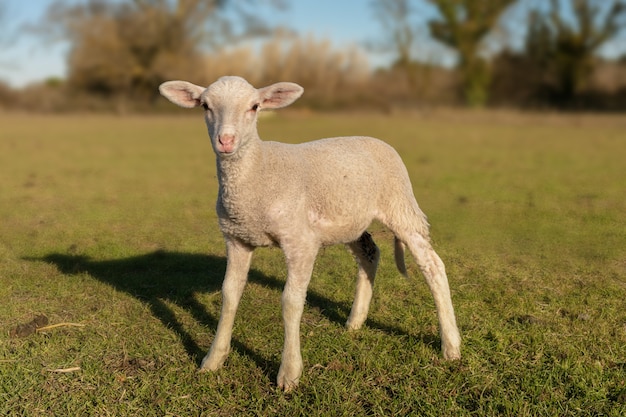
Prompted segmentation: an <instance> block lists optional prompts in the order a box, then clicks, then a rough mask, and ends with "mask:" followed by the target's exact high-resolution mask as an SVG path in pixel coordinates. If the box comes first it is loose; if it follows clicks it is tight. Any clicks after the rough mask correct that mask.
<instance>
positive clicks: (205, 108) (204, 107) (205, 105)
mask: <svg viewBox="0 0 626 417" xmlns="http://www.w3.org/2000/svg"><path fill="white" fill-rule="evenodd" d="M202 108H203V109H204V111H209V110H211V109H210V108H209V105H208V104H206V103H202Z"/></svg>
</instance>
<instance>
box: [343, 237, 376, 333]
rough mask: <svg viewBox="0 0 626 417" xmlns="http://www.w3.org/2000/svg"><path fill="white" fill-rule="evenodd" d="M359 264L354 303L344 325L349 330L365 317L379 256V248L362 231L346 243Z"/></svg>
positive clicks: (358, 324)
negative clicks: (359, 235) (353, 239)
mask: <svg viewBox="0 0 626 417" xmlns="http://www.w3.org/2000/svg"><path fill="white" fill-rule="evenodd" d="M348 247H349V248H350V250H351V251H352V253H353V254H354V256H355V258H356V260H357V263H358V265H359V272H358V276H357V282H356V292H355V295H354V303H353V304H352V310H351V311H350V317H348V321H347V322H346V327H347V328H348V329H350V330H357V329H359V328H360V327H361V326H362V325H363V323H364V322H365V319H366V318H367V312H368V310H369V307H370V301H371V300H372V291H373V286H374V277H375V276H376V268H377V267H378V260H379V258H380V250H379V249H378V247H377V246H376V243H374V240H373V239H372V236H371V235H370V234H369V233H367V232H364V233H363V234H362V235H361V237H360V238H359V239H358V240H355V241H354V242H351V243H349V244H348Z"/></svg>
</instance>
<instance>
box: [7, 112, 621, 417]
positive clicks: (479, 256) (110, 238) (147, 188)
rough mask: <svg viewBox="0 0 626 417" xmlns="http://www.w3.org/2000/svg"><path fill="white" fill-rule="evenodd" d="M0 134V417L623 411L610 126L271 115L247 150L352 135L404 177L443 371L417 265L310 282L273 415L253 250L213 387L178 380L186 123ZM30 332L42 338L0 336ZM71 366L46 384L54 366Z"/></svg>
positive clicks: (205, 338)
mask: <svg viewBox="0 0 626 417" xmlns="http://www.w3.org/2000/svg"><path fill="white" fill-rule="evenodd" d="M196 116H197V117H195V118H187V117H128V118H115V117H105V116H60V117H52V116H49V117H45V116H33V115H22V116H8V115H2V116H0V300H1V302H0V330H1V333H0V414H2V415H28V416H31V415H46V416H48V415H98V416H107V415H110V416H120V415H138V416H152V415H155V416H156V415H159V416H163V415H176V416H188V415H207V416H208V415H218V416H219V415H224V416H232V415H236V414H238V413H240V414H242V415H289V416H292V415H294V416H295V415H307V416H315V415H342V416H352V415H355V416H361V415H385V416H392V415H398V416H405V415H425V416H430V415H432V416H442V415H445V416H449V415H450V416H451V415H455V416H457V415H458V416H464V415H475V416H495V415H505V416H556V415H574V416H587V415H597V416H600V415H607V416H622V415H624V414H625V413H626V309H624V306H625V302H624V300H625V299H626V257H625V255H624V250H625V248H626V221H625V220H626V218H625V214H624V213H626V192H625V191H626V170H625V168H624V155H626V129H625V128H626V121H625V120H624V119H623V118H618V117H600V116H584V117H582V118H574V117H566V116H554V115H515V114H501V113H499V114H492V113H445V112H439V113H434V114H428V115H394V116H378V115H342V116H330V115H314V116H307V115H298V114H281V115H277V116H275V117H271V118H267V119H265V120H262V121H261V122H260V130H261V133H262V136H263V137H265V138H267V139H276V140H283V141H287V140H293V141H304V140H310V139H314V138H318V137H324V136H334V135H347V134H367V135H372V136H378V137H380V138H383V139H385V140H386V141H388V142H389V143H391V144H392V145H393V146H395V147H396V148H397V149H398V150H399V152H400V154H401V155H402V157H403V158H404V160H405V162H406V164H407V167H408V169H409V173H410V175H411V178H412V180H413V185H414V189H415V194H416V196H417V199H418V202H419V203H420V205H421V206H422V208H423V209H424V211H425V212H426V213H427V214H428V215H429V219H430V222H431V224H432V235H433V239H434V244H435V248H436V250H437V251H438V253H439V254H440V256H441V257H442V258H443V259H444V261H445V263H446V265H447V269H448V276H449V281H450V286H451V288H452V293H453V302H454V305H455V308H456V312H457V319H458V323H459V326H460V329H461V332H462V336H463V348H462V349H463V350H462V353H463V359H462V360H461V361H459V362H455V363H447V362H445V361H443V360H442V359H441V353H440V348H439V343H440V340H439V336H438V328H437V320H436V315H435V311H434V303H433V301H432V297H431V296H430V293H429V292H428V289H427V287H426V285H425V283H424V282H423V280H422V278H421V277H420V275H419V273H418V271H417V268H416V266H415V265H414V264H413V263H412V262H409V273H410V275H411V276H412V278H411V279H409V280H405V279H403V278H401V277H400V276H399V274H398V273H397V272H396V271H395V269H394V266H393V256H392V247H391V241H392V239H391V235H390V234H389V232H387V231H386V230H384V229H383V228H381V227H380V226H378V225H374V226H373V228H372V231H373V235H374V238H375V239H376V240H377V242H378V244H379V246H380V247H381V250H382V252H383V258H382V261H381V266H380V269H379V275H378V278H377V283H376V287H375V295H374V300H373V302H372V307H371V311H370V316H369V318H368V321H367V325H366V326H365V328H364V329H362V330H361V331H359V332H354V333H351V332H350V333H349V332H346V331H345V330H344V328H343V324H344V322H345V320H346V318H347V315H348V313H349V309H350V305H351V304H350V303H351V300H352V292H353V290H354V276H355V273H356V268H355V265H354V262H353V260H352V258H351V256H350V255H349V254H348V253H347V251H346V250H345V248H343V247H340V246H338V247H330V248H326V249H324V250H323V251H322V252H321V254H320V256H319V258H318V261H317V264H316V268H315V271H314V276H313V280H312V283H311V286H310V290H309V295H308V299H307V307H306V309H305V313H304V317H303V320H302V351H303V352H302V353H303V359H304V362H305V370H304V374H303V377H302V379H301V385H300V386H299V388H298V389H297V390H295V391H294V392H292V393H289V394H284V393H282V392H280V391H279V390H278V389H277V388H276V385H275V379H276V374H277V372H278V366H279V364H280V352H281V348H282V319H281V314H280V291H281V289H282V286H283V284H284V276H285V267H284V262H283V258H282V254H281V252H280V251H279V250H277V249H260V250H258V251H257V253H256V255H255V258H254V261H253V265H252V270H251V274H250V283H249V285H248V287H247V288H246V292H245V294H244V297H243V300H242V304H241V307H240V310H239V312H238V315H237V320H236V323H235V329H234V338H233V351H232V353H231V355H230V356H229V359H228V361H227V363H226V366H225V368H224V369H222V370H220V371H219V372H217V373H212V374H198V373H196V369H197V366H198V363H199V361H200V360H201V358H202V357H203V355H204V353H206V350H207V349H208V347H209V345H210V343H211V340H212V338H213V334H214V331H215V327H216V323H217V320H218V317H219V308H220V294H219V289H220V285H221V280H222V277H223V273H224V269H225V260H224V245H223V243H222V239H221V235H220V232H219V230H218V227H217V221H216V216H215V213H214V202H215V198H216V194H217V183H216V177H215V167H214V156H213V154H212V151H211V149H210V145H209V142H208V138H207V137H206V133H205V128H204V126H203V124H202V120H201V117H200V116H199V115H196ZM38 314H44V315H46V316H47V317H48V319H49V321H50V324H61V323H76V324H81V325H82V327H76V326H60V327H56V328H52V329H49V330H45V331H41V332H37V333H33V334H30V335H28V336H24V337H11V331H12V330H13V329H15V328H16V326H17V325H19V324H23V323H27V322H29V321H31V320H32V319H33V318H34V317H35V316H36V315H38ZM73 367H80V370H77V371H74V372H68V373H59V372H53V371H54V370H57V369H66V368H73Z"/></svg>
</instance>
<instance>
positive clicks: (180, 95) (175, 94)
mask: <svg viewBox="0 0 626 417" xmlns="http://www.w3.org/2000/svg"><path fill="white" fill-rule="evenodd" d="M204 90H205V88H204V87H200V86H199V85H195V84H192V83H190V82H187V81H166V82H164V83H163V84H161V85H160V86H159V92H160V93H161V94H162V95H163V97H165V98H167V99H168V100H169V101H171V102H172V103H174V104H176V105H178V106H180V107H185V108H188V109H191V108H193V107H198V106H199V105H200V104H202V103H201V102H200V95H201V94H202V92H203V91H204Z"/></svg>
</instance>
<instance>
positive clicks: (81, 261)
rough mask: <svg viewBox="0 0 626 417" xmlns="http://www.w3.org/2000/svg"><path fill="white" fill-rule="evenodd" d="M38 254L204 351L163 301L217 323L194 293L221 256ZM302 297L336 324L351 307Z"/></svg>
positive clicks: (211, 284)
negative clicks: (140, 306)
mask: <svg viewBox="0 0 626 417" xmlns="http://www.w3.org/2000/svg"><path fill="white" fill-rule="evenodd" d="M37 260H41V261H44V262H48V263H52V264H54V265H56V267H57V268H58V269H59V270H60V271H61V272H62V273H64V274H76V273H82V272H85V273H88V274H89V275H90V276H92V277H94V278H95V279H97V280H99V281H101V282H104V283H106V284H108V285H111V286H112V287H114V288H115V289H117V290H120V291H123V292H125V293H128V294H129V295H131V296H133V297H135V298H137V299H138V300H140V301H141V302H143V303H145V304H146V305H148V306H149V308H150V310H151V312H152V314H153V315H154V316H155V317H156V318H158V319H159V320H160V321H161V322H162V323H163V325H165V326H166V327H168V328H170V329H172V330H173V331H174V332H176V334H177V335H178V337H179V338H180V341H181V343H182V345H183V346H184V348H185V350H186V352H187V354H188V355H189V356H190V357H191V358H192V360H195V361H196V362H197V363H198V364H199V363H200V361H201V360H202V358H203V357H204V354H205V353H206V351H205V349H203V348H201V347H200V346H199V345H198V343H197V342H196V340H194V338H193V336H192V335H191V334H190V333H189V331H188V330H187V329H186V328H185V326H184V325H183V324H182V323H181V322H180V320H179V319H178V318H177V317H176V313H175V312H174V311H173V310H172V308H171V307H169V306H168V303H173V304H176V305H178V306H179V307H181V308H183V309H185V310H186V311H187V312H188V313H189V314H190V315H191V316H192V317H193V318H194V319H195V320H196V321H198V322H199V323H201V324H203V325H205V326H208V327H210V328H212V329H215V328H217V321H218V319H219V317H218V316H217V315H214V314H212V313H210V312H209V311H207V309H206V307H205V306H204V305H203V304H202V303H201V302H200V301H198V299H197V298H196V294H197V293H206V292H216V291H219V290H220V289H221V285H222V280H223V278H224V273H225V270H226V259H225V258H223V257H219V256H212V255H202V254H187V253H178V252H167V251H155V252H151V253H148V254H144V255H139V256H133V257H129V258H124V259H113V260H104V261H100V260H93V259H91V258H89V257H85V256H81V255H69V254H60V253H53V254H49V255H47V256H45V257H43V258H41V259H37ZM248 280H249V282H255V283H259V284H261V285H263V286H265V287H268V288H272V289H275V290H276V291H280V290H282V288H283V286H284V281H283V280H280V279H278V278H276V277H271V276H267V275H265V274H264V273H262V272H260V271H258V270H256V269H251V270H250V273H249V276H248ZM307 303H308V305H310V306H312V307H315V308H317V309H318V310H319V311H320V312H321V314H322V315H323V316H325V317H326V318H327V319H328V320H330V321H331V322H334V323H340V324H343V323H345V320H346V318H347V316H348V314H349V310H350V306H349V305H347V304H345V303H340V302H337V301H334V300H331V299H329V298H328V297H326V296H324V295H322V294H318V293H316V292H315V291H311V290H309V292H308V293H307ZM367 325H368V326H369V327H371V328H375V329H378V330H382V331H385V332H387V333H389V334H395V335H406V334H407V333H406V331H405V330H403V329H400V328H398V327H394V326H390V325H387V324H382V323H378V322H376V321H373V320H368V322H367ZM414 336H415V335H414ZM417 337H418V340H421V341H422V342H423V343H424V344H427V345H432V346H434V345H436V344H438V343H439V339H438V336H435V335H427V334H420V335H417ZM232 346H233V349H235V350H236V351H238V352H239V353H241V354H244V355H246V356H248V357H249V358H251V359H252V360H253V361H254V362H255V363H256V364H257V366H258V367H260V368H261V369H264V370H265V371H266V372H268V373H276V372H277V371H278V366H279V364H278V363H275V362H273V361H272V360H270V359H268V358H264V357H262V356H260V355H259V354H258V353H257V352H256V351H255V349H254V347H249V346H247V345H246V344H244V343H242V342H241V341H239V340H238V339H237V337H236V335H233V339H232Z"/></svg>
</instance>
